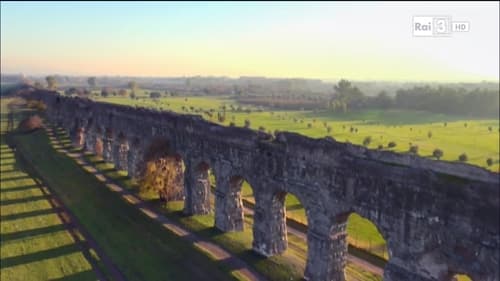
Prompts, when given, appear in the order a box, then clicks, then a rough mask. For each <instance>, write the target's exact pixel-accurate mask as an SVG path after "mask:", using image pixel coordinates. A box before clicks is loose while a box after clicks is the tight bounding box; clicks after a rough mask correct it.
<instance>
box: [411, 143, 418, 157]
mask: <svg viewBox="0 0 500 281" xmlns="http://www.w3.org/2000/svg"><path fill="white" fill-rule="evenodd" d="M410 153H411V154H415V155H416V154H418V145H410Z"/></svg>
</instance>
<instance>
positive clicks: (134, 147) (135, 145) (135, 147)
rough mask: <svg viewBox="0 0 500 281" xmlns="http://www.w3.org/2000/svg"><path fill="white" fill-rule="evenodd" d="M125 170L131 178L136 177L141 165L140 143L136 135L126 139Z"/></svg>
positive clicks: (138, 174)
mask: <svg viewBox="0 0 500 281" xmlns="http://www.w3.org/2000/svg"><path fill="white" fill-rule="evenodd" d="M127 143H128V150H127V172H128V176H129V177H131V178H138V177H139V176H140V172H141V169H142V165H143V159H142V157H143V155H142V153H143V152H142V143H141V141H140V139H139V138H138V137H133V138H131V139H129V140H128V141H127Z"/></svg>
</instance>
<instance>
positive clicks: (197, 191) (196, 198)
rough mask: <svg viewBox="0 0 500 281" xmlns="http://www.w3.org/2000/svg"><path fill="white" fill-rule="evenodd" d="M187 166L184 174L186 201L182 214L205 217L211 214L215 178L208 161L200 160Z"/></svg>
mask: <svg viewBox="0 0 500 281" xmlns="http://www.w3.org/2000/svg"><path fill="white" fill-rule="evenodd" d="M194 163H195V164H194V165H189V167H188V168H187V172H186V174H185V186H186V200H185V204H184V213H185V214H188V215H206V214H209V213H211V211H212V207H211V203H210V201H211V200H210V199H211V197H212V196H211V194H212V184H213V185H214V186H215V183H216V177H215V173H214V171H213V169H211V167H212V166H211V165H210V164H209V161H206V160H201V161H199V162H194Z"/></svg>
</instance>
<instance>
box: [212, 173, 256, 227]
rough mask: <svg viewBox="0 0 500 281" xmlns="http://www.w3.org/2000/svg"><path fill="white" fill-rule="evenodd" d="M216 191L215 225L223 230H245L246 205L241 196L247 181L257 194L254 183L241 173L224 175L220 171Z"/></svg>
mask: <svg viewBox="0 0 500 281" xmlns="http://www.w3.org/2000/svg"><path fill="white" fill-rule="evenodd" d="M216 180H217V188H216V191H215V227H216V228H218V229H220V230H222V231H243V228H244V206H243V201H242V198H241V192H242V186H243V183H244V182H245V181H246V182H247V183H248V185H249V186H250V189H251V190H252V193H253V194H255V192H254V191H255V189H254V185H252V184H251V183H250V182H249V181H248V180H247V178H245V177H244V176H242V175H241V174H239V173H236V174H232V175H230V176H223V175H221V173H218V177H217V179H216Z"/></svg>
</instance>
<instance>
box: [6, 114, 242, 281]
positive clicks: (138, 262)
mask: <svg viewBox="0 0 500 281" xmlns="http://www.w3.org/2000/svg"><path fill="white" fill-rule="evenodd" d="M2 112H3V111H2ZM15 141H16V143H17V144H18V149H19V150H21V151H24V152H26V155H27V156H28V157H29V158H30V160H31V161H32V162H33V163H34V164H35V165H36V167H37V168H38V170H39V172H40V173H41V174H43V175H44V176H45V178H46V179H47V180H48V184H49V185H50V187H51V188H53V189H54V190H55V191H56V192H57V194H59V196H60V197H61V199H62V201H63V202H64V204H65V205H66V206H68V207H69V208H70V209H71V210H72V211H73V213H74V214H75V215H76V217H77V218H78V219H79V221H80V222H81V223H82V224H83V225H84V226H85V228H86V229H87V230H88V231H89V232H90V233H91V235H92V236H93V237H94V238H95V240H96V241H97V242H98V243H99V245H100V246H101V247H102V248H103V250H104V251H105V252H106V253H107V254H108V255H109V256H110V257H111V259H112V260H113V261H114V262H115V264H116V265H117V266H118V268H119V269H120V270H121V271H122V273H123V274H124V275H125V277H126V278H127V280H214V279H215V280H235V279H237V278H236V277H235V276H232V273H231V271H232V270H231V269H230V268H226V267H225V266H223V265H222V264H221V263H220V262H217V261H215V260H212V259H211V258H209V257H208V256H207V255H205V254H204V253H201V252H200V251H199V250H197V249H196V248H194V246H193V245H192V244H190V243H189V242H187V241H184V240H181V239H179V238H178V237H177V236H176V235H174V234H172V233H170V232H169V231H166V230H165V229H164V228H163V227H162V226H161V225H160V224H158V223H156V222H154V221H152V220H150V219H147V217H146V216H145V215H143V214H142V213H140V212H138V211H137V210H136V209H135V208H134V207H133V206H130V205H128V204H126V203H125V202H124V201H123V200H122V199H120V198H119V197H118V196H116V194H113V193H112V192H111V191H110V190H108V189H107V188H106V187H105V186H104V185H103V184H102V183H101V182H99V181H98V180H97V179H95V178H94V177H93V176H92V175H90V174H88V173H87V172H85V171H84V170H82V169H81V168H80V167H79V166H78V165H77V164H76V163H75V162H74V161H73V160H72V159H70V158H68V157H67V156H63V155H62V154H60V153H58V152H56V151H55V150H54V149H53V148H52V147H51V146H50V144H49V139H48V137H47V135H46V134H45V132H44V131H36V132H34V133H31V134H27V135H19V136H15ZM2 149H5V148H4V146H2ZM2 151H3V150H2ZM6 153H7V151H6ZM2 156H3V155H2ZM2 161H3V158H2ZM11 161H12V160H11ZM8 163H9V162H6V163H2V169H4V168H3V167H4V165H5V167H6V168H5V169H8ZM3 174H4V173H3V172H2V175H3ZM23 184H24V185H25V184H27V185H28V186H29V185H31V184H30V183H29V182H28V183H23ZM5 186H6V188H7V187H9V185H5ZM3 189H4V183H3V182H2V216H4V215H8V211H7V210H4V202H3V198H4V197H3V196H4V192H3ZM5 194H7V193H5ZM11 194H14V193H11ZM28 198H36V196H29V197H28ZM9 199H10V198H9ZM10 201H11V202H9V204H8V205H7V204H6V205H5V206H6V207H7V206H11V205H13V204H14V202H17V201H23V200H10ZM25 211H26V212H31V211H32V210H25ZM3 219H4V218H3V217H2V280H3V278H4V277H5V276H9V275H7V274H11V275H12V276H17V275H19V276H21V275H20V274H33V273H32V271H33V270H35V269H36V270H38V271H40V274H47V273H44V272H46V271H47V270H51V269H50V268H52V267H53V268H54V269H53V270H54V272H55V273H54V275H55V274H59V275H61V276H60V277H63V276H64V275H70V274H71V269H72V268H73V271H75V272H84V269H87V267H88V266H86V264H85V262H84V260H74V261H72V263H71V265H72V267H70V266H69V265H65V266H63V264H66V263H67V264H70V262H69V261H66V263H64V262H63V261H60V262H59V263H60V264H57V263H56V264H50V263H48V264H41V265H39V266H38V267H37V268H27V269H23V268H21V267H20V268H19V269H18V272H13V273H9V272H7V270H9V271H10V270H13V269H15V268H14V267H12V266H9V267H6V268H5V270H6V271H5V274H6V275H4V268H3V267H4V255H9V253H10V255H12V256H15V255H16V252H15V244H12V243H14V241H17V242H18V243H19V244H18V247H19V248H20V249H26V251H28V250H29V249H30V247H31V246H30V243H35V244H36V245H38V246H39V247H44V245H43V244H41V242H36V240H33V242H30V241H32V240H28V241H21V240H19V241H18V240H13V239H12V242H11V241H9V243H7V242H4V232H3V231H4V227H5V229H6V230H5V235H6V236H5V238H9V237H16V238H17V236H16V235H9V233H12V232H13V231H14V230H11V229H10V228H13V227H19V224H15V225H14V224H12V221H8V220H6V221H5V222H4V220H3ZM28 222H29V219H28ZM29 223H34V222H29ZM55 224H56V222H49V225H47V227H49V226H50V229H52V228H55V229H56V230H57V226H52V225H55ZM26 228H27V229H29V228H30V225H27V226H26ZM16 232H17V230H16ZM54 238H55V237H54ZM8 240H11V239H5V241H8ZM49 240H50V241H52V242H51V243H63V244H64V240H62V239H52V238H51V239H49ZM4 243H5V246H4ZM46 243H49V242H46ZM9 245H12V246H9ZM47 245H48V246H50V244H47ZM56 245H59V244H56ZM7 246H9V247H11V248H12V249H11V248H5V249H4V247H7ZM48 246H45V247H48ZM33 247H34V246H33ZM66 248H67V247H66ZM17 251H22V250H17ZM64 253H65V254H70V253H73V252H70V253H68V251H66V252H64ZM41 257H45V256H44V255H42V256H41ZM65 257H66V256H65ZM69 257H70V256H68V257H67V258H69ZM5 258H6V259H7V258H8V256H5ZM72 258H78V256H77V255H75V257H72ZM28 260H29V259H28ZM7 261H8V260H7ZM17 261H20V259H17ZM13 263H14V260H13V262H12V264H13ZM23 270H24V271H23ZM35 274H36V273H35ZM59 275H57V276H55V277H54V278H59ZM29 276H32V275H28V277H26V275H25V276H24V278H23V277H19V279H17V280H46V279H50V278H44V277H43V276H41V277H40V278H36V277H33V279H31V278H30V277H29ZM6 280H16V279H15V278H14V279H6ZM61 280H63V279H61ZM68 280H70V279H68ZM74 280H80V279H74ZM81 280H92V278H89V277H88V276H86V277H85V278H83V279H81Z"/></svg>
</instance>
